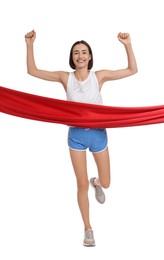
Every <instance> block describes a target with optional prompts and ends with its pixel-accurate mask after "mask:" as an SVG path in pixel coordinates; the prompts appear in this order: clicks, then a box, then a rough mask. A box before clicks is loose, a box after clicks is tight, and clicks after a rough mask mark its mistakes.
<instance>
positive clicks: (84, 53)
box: [72, 43, 91, 69]
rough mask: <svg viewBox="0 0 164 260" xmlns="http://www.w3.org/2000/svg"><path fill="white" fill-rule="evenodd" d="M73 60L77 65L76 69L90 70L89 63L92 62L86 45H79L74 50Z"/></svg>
mask: <svg viewBox="0 0 164 260" xmlns="http://www.w3.org/2000/svg"><path fill="white" fill-rule="evenodd" d="M72 59H73V62H74V64H75V68H76V69H77V68H85V67H87V68H88V63H89V61H90V60H91V55H90V53H89V50H88V47H87V46H86V45H85V44H82V43H80V44H77V45H75V47H74V48H73V52H72Z"/></svg>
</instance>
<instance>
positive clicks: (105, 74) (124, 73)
mask: <svg viewBox="0 0 164 260" xmlns="http://www.w3.org/2000/svg"><path fill="white" fill-rule="evenodd" d="M117 37H118V40H119V41H120V42H121V43H122V44H123V45H124V47H125V50H126V53H127V60H128V66H127V67H126V68H124V69H119V70H100V71H97V72H96V75H97V78H98V81H99V84H100V87H101V86H102V84H103V83H104V82H106V81H109V80H116V79H121V78H125V77H128V76H131V75H133V74H135V73H137V71H138V70H137V63H136V59H135V56H134V52H133V48H132V45H131V39H130V35H129V34H128V33H119V34H118V36H117Z"/></svg>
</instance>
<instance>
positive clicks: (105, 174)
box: [93, 148, 110, 188]
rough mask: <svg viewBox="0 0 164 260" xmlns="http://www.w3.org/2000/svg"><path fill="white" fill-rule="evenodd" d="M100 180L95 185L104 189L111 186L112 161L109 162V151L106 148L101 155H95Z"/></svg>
mask: <svg viewBox="0 0 164 260" xmlns="http://www.w3.org/2000/svg"><path fill="white" fill-rule="evenodd" d="M93 156H94V159H95V162H96V165H97V169H98V175H99V179H96V180H95V185H101V186H102V187H103V188H108V187H109V185H110V160H109V151H108V148H106V149H105V150H104V151H102V152H100V153H93Z"/></svg>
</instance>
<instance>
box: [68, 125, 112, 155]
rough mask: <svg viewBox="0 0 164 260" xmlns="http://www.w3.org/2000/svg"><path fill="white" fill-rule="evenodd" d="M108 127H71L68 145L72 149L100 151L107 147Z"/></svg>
mask: <svg viewBox="0 0 164 260" xmlns="http://www.w3.org/2000/svg"><path fill="white" fill-rule="evenodd" d="M107 145H108V138H107V132H106V129H104V128H103V129H101V128H100V129H99V128H98V129H90V128H87V129H85V128H77V127H70V128H69V131H68V146H69V148H70V149H72V150H77V151H85V150H87V148H88V149H89V151H90V152H93V153H99V152H102V151H103V150H105V149H106V148H107Z"/></svg>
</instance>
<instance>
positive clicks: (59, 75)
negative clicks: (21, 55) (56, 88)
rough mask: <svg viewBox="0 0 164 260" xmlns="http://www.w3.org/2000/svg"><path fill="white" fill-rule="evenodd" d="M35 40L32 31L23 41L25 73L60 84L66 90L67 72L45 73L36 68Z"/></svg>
mask: <svg viewBox="0 0 164 260" xmlns="http://www.w3.org/2000/svg"><path fill="white" fill-rule="evenodd" d="M35 38H36V32H35V31H34V30H33V31H31V32H29V33H27V34H26V35H25V41H26V46H27V72H28V74H30V75H31V76H34V77H37V78H40V79H44V80H48V81H55V82H59V83H61V84H62V85H63V86H64V88H66V84H67V79H68V72H64V71H52V72H51V71H46V70H40V69H38V68H37V67H36V64H35V59H34V41H35Z"/></svg>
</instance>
